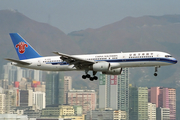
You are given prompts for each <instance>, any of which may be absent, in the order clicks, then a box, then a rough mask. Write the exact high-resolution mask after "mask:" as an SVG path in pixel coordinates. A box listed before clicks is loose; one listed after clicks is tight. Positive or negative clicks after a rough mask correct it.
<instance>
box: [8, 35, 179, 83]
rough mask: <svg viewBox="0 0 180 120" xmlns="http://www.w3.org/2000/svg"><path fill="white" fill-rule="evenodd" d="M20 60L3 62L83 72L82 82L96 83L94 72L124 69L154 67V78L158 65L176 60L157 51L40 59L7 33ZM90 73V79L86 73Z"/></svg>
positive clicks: (26, 44) (35, 67) (25, 43)
mask: <svg viewBox="0 0 180 120" xmlns="http://www.w3.org/2000/svg"><path fill="white" fill-rule="evenodd" d="M10 36H11V39H12V42H13V44H14V48H15V50H16V52H17V54H18V57H19V60H15V59H6V60H9V61H11V64H12V65H15V66H19V67H24V68H30V69H36V70H46V71H73V70H74V71H85V75H82V78H83V79H86V78H89V79H90V80H91V81H93V80H97V79H98V77H97V76H96V73H97V72H102V74H108V75H120V74H121V71H122V69H123V68H126V67H155V73H154V76H157V71H158V68H159V67H160V66H166V65H173V64H176V63H177V60H176V59H175V58H174V57H172V56H171V55H170V54H168V53H165V52H159V51H146V52H145V51H144V52H127V53H122V52H121V53H106V54H86V55H67V54H64V53H60V52H53V53H54V54H56V55H57V56H46V57H43V56H41V55H40V54H39V53H38V52H37V51H36V50H35V49H34V48H33V47H32V46H31V45H30V44H29V43H28V42H26V41H25V39H23V38H22V37H21V36H20V35H19V34H18V33H10ZM89 71H92V73H93V76H91V75H90V74H88V72H89Z"/></svg>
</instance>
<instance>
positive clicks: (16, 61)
mask: <svg viewBox="0 0 180 120" xmlns="http://www.w3.org/2000/svg"><path fill="white" fill-rule="evenodd" d="M5 60H8V61H11V62H15V63H18V64H22V65H30V64H31V63H28V62H24V61H20V60H14V59H9V58H6V59H5Z"/></svg>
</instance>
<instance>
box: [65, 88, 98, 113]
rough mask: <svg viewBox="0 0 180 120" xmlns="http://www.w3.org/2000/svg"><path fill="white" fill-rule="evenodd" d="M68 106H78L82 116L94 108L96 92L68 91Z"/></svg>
mask: <svg viewBox="0 0 180 120" xmlns="http://www.w3.org/2000/svg"><path fill="white" fill-rule="evenodd" d="M68 104H69V105H80V106H82V109H83V114H86V113H87V111H90V110H95V108H96V92H95V91H94V90H70V91H69V92H68Z"/></svg>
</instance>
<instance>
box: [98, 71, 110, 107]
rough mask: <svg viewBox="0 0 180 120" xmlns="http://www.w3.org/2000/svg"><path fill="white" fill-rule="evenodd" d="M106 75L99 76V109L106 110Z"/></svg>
mask: <svg viewBox="0 0 180 120" xmlns="http://www.w3.org/2000/svg"><path fill="white" fill-rule="evenodd" d="M107 92H108V91H107V75H104V74H100V75H99V108H107V101H108V100H107V99H108V97H107Z"/></svg>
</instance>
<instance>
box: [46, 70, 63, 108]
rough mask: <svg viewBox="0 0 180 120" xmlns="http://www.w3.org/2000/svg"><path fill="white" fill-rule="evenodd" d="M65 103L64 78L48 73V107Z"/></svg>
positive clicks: (56, 73)
mask: <svg viewBox="0 0 180 120" xmlns="http://www.w3.org/2000/svg"><path fill="white" fill-rule="evenodd" d="M63 103H64V76H62V75H61V74H60V73H58V72H48V73H47V76H46V106H47V105H54V104H55V105H59V104H61V105H62V104H63Z"/></svg>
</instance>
